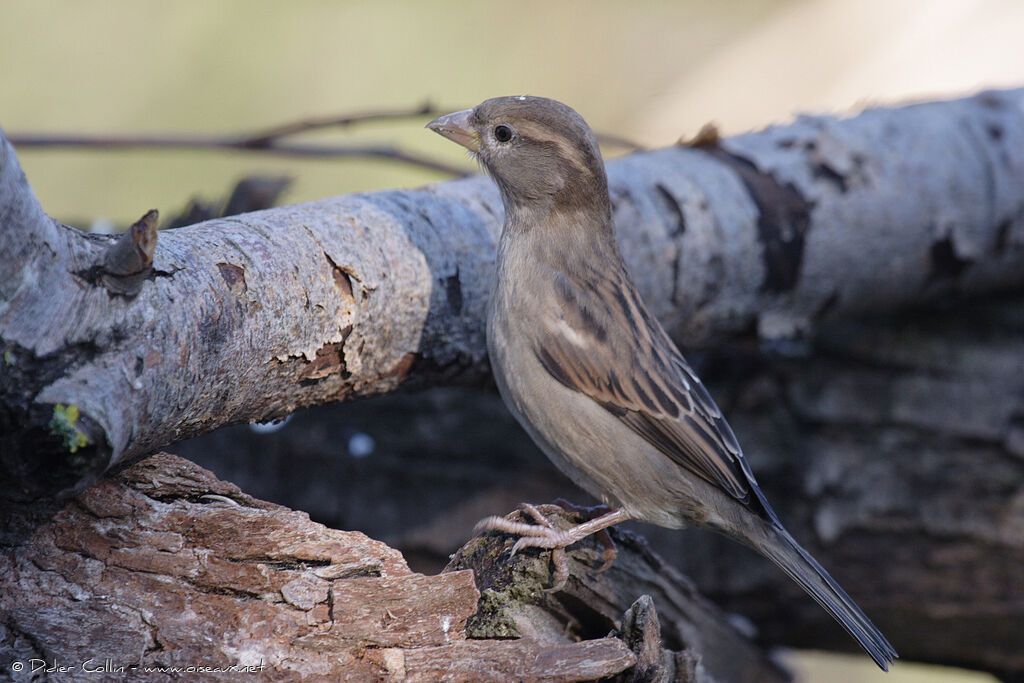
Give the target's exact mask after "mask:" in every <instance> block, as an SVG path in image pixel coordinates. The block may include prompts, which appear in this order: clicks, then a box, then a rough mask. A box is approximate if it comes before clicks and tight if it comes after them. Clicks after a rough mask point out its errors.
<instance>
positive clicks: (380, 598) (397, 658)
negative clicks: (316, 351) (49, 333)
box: [0, 454, 786, 681]
mask: <svg viewBox="0 0 1024 683" xmlns="http://www.w3.org/2000/svg"><path fill="white" fill-rule="evenodd" d="M6 512H7V513H8V514H10V515H12V518H13V519H16V520H17V521H18V523H17V524H15V525H13V526H11V527H6V528H5V529H4V533H3V537H2V538H0V540H2V542H3V545H4V547H5V550H4V552H3V553H2V554H0V616H2V619H0V667H2V669H0V670H3V671H4V672H5V673H6V672H11V673H13V678H14V680H16V681H22V680H24V681H28V680H40V678H45V675H47V674H54V675H53V676H52V678H51V680H97V678H96V677H95V676H96V674H95V673H92V672H94V671H102V672H104V673H107V674H109V679H111V680H122V679H123V678H124V677H125V676H127V677H129V678H131V680H142V681H159V680H179V679H186V680H187V679H189V678H190V677H189V676H188V674H189V673H190V671H189V669H188V667H209V668H207V669H200V670H199V672H201V673H204V674H208V675H210V676H212V679H213V680H234V679H235V678H237V675H238V672H239V671H259V672H260V673H261V680H262V679H267V680H352V681H364V680H395V681H399V680H401V681H406V680H408V681H435V680H455V681H461V680H478V681H506V680H522V681H580V680H596V679H599V678H602V679H603V678H607V677H610V676H614V675H616V674H620V673H621V674H624V675H625V676H626V678H624V679H623V680H632V679H633V677H632V674H631V672H630V670H631V668H632V667H633V666H634V664H635V663H636V662H637V655H636V654H634V652H633V651H632V650H631V649H630V647H629V646H627V644H626V643H625V642H624V641H623V640H622V639H621V638H620V637H618V636H617V635H615V633H613V632H618V631H620V630H622V629H625V631H626V633H627V636H628V637H629V638H630V644H631V645H633V647H634V648H635V650H636V651H637V652H639V653H642V654H643V655H644V657H643V661H644V663H645V666H644V668H643V670H642V671H641V672H640V674H642V676H638V677H637V678H636V680H647V681H660V680H669V679H668V678H666V676H668V675H669V674H671V675H673V676H676V678H675V680H680V681H696V680H708V679H707V678H706V675H705V671H706V674H707V675H711V676H712V677H717V678H718V679H719V680H730V679H731V680H737V679H735V678H731V677H730V676H729V673H730V672H735V671H742V672H743V677H744V680H765V681H780V680H784V679H785V677H786V675H785V673H784V672H782V671H781V670H779V669H778V668H777V667H776V666H775V665H773V664H771V663H770V661H768V660H767V659H766V658H765V657H764V656H763V655H762V654H761V653H760V652H759V651H758V650H757V649H756V648H754V647H753V646H751V644H750V643H749V642H748V641H747V640H746V639H745V638H743V637H742V636H741V635H740V634H739V633H738V632H737V631H736V630H735V629H734V628H733V627H732V626H730V625H729V622H728V619H727V617H726V615H724V614H723V613H722V612H720V611H718V610H717V609H716V608H715V607H714V606H713V605H711V604H710V603H708V602H707V601H706V600H704V599H703V598H701V597H700V596H699V595H698V594H697V593H696V592H695V591H694V590H693V588H692V586H691V585H690V584H689V582H688V581H686V580H685V579H684V578H682V577H681V576H680V575H678V574H676V573H674V572H671V571H665V568H664V567H663V566H662V565H661V564H660V561H659V560H658V559H657V557H656V556H654V555H653V554H651V553H650V552H649V551H646V550H644V548H643V546H642V544H641V545H638V544H637V541H635V540H631V539H628V538H625V537H624V538H625V540H624V542H623V544H622V550H621V556H620V559H619V562H618V564H617V566H616V567H615V568H614V569H613V570H611V571H610V572H608V573H607V574H605V575H603V576H601V577H597V578H595V577H591V576H589V575H588V569H589V565H588V563H589V562H590V561H592V559H593V555H594V552H595V551H594V550H593V548H591V547H589V546H583V547H581V548H580V549H578V550H577V551H576V552H574V553H573V554H572V566H573V573H572V576H571V579H570V586H569V587H568V588H567V590H566V591H564V592H562V593H558V594H547V593H545V592H544V591H543V590H542V588H541V585H542V583H543V582H546V581H547V580H548V577H549V572H548V571H547V568H546V561H545V560H544V559H542V558H546V557H547V555H546V554H543V555H541V554H538V553H536V552H530V553H524V554H522V555H521V556H519V557H517V559H516V560H515V561H514V562H508V561H506V560H505V559H502V558H506V557H507V543H506V542H505V541H506V539H504V538H502V537H499V536H496V535H489V536H488V537H485V538H479V539H475V540H474V541H472V542H471V543H470V545H469V546H467V548H466V549H465V550H464V551H463V553H462V555H460V558H461V559H460V560H459V561H457V563H458V564H459V565H460V566H466V567H470V566H472V567H473V568H474V570H476V571H478V572H479V573H478V574H477V575H476V581H477V582H481V585H483V586H484V597H485V599H484V600H482V601H481V600H480V598H481V593H480V591H479V590H478V588H477V585H476V584H475V583H474V571H471V570H468V569H460V568H458V567H453V568H451V569H450V570H448V571H446V572H444V573H441V574H438V575H436V576H423V575H421V574H415V573H413V572H411V571H410V570H409V568H408V567H407V566H406V564H405V561H404V560H403V558H402V556H401V555H400V554H399V553H398V552H397V551H396V550H393V549H391V548H389V547H387V546H386V545H384V544H383V543H380V542H379V541H374V540H372V539H370V538H368V537H366V536H364V535H363V534H361V533H359V532H347V531H336V530H333V529H329V528H326V527H324V526H322V525H320V524H316V523H313V522H311V521H310V520H309V517H308V516H307V515H306V514H305V513H302V512H295V511H292V510H289V509H286V508H283V507H280V506H277V505H273V504H270V503H265V502H263V501H259V500H256V499H254V498H252V497H250V496H247V495H245V494H243V493H241V492H240V491H239V489H238V488H237V487H235V486H233V485H231V484H228V483H225V482H222V481H218V480H217V479H216V478H215V477H214V476H213V475H212V474H211V473H210V472H207V471H206V470H203V469H201V468H199V467H197V466H196V465H194V464H192V463H190V462H189V461H186V460H183V459H181V458H177V457H175V456H171V455H168V454H158V455H155V456H153V457H150V458H147V459H146V460H143V461H141V462H139V463H136V464H135V465H133V466H131V467H129V468H127V469H125V470H124V471H122V472H120V473H119V474H117V475H115V476H112V477H110V478H107V479H105V480H103V481H101V482H100V483H98V484H96V485H94V486H93V487H91V488H90V489H88V490H86V491H85V492H83V493H82V494H80V495H79V496H78V497H77V498H76V499H74V500H73V501H71V502H68V503H67V504H65V505H63V507H61V508H60V509H59V510H55V511H54V510H50V511H48V512H46V513H43V514H34V513H33V511H32V507H31V506H19V507H18V509H17V510H7V511H6ZM36 512H38V510H36ZM14 529H17V532H14V531H12V530H14ZM581 558H582V559H581ZM509 579H511V580H512V582H511V583H510V582H509ZM499 589H500V590H502V591H504V592H503V593H502V598H501V610H495V609H494V606H495V605H496V604H498V598H497V597H496V596H497V594H498V591H499ZM641 589H644V590H647V591H649V592H650V593H651V594H652V595H653V596H654V597H653V601H652V600H651V599H650V598H648V599H645V600H643V601H640V603H638V605H637V606H635V607H633V609H632V611H631V612H630V615H629V618H628V619H627V621H626V623H625V624H623V616H624V613H625V612H626V611H627V610H628V609H630V605H631V603H632V602H633V600H634V597H635V596H633V595H632V593H633V592H634V591H640V590H641ZM637 594H639V593H637ZM655 605H657V606H658V608H661V609H664V610H665V614H666V615H668V616H669V620H668V621H667V623H668V624H669V625H670V628H669V632H668V635H667V637H666V638H665V642H666V643H667V644H669V645H670V646H672V647H675V648H677V649H679V650H682V649H683V646H684V645H685V646H686V648H687V649H686V651H685V652H680V653H676V652H670V651H665V652H663V651H662V648H661V645H660V644H659V643H657V642H656V641H654V640H652V638H653V637H654V632H653V631H652V629H653V628H654V626H652V624H653V623H655V622H656V621H657V617H656V616H655V613H654V610H655V607H654V606H655ZM470 621H471V622H472V623H470V624H469V625H467V622H470ZM510 624H514V628H516V629H518V631H519V632H518V633H514V632H512V631H511V630H510V628H509V625H510ZM569 624H571V625H573V627H572V628H562V625H569ZM498 631H500V633H498ZM496 633H498V635H500V639H496V638H494V637H493V636H494V635H495V634H496ZM645 634H646V635H645ZM698 661H702V662H703V664H702V666H696V665H695V663H696V662H698ZM677 662H681V663H684V664H687V663H688V666H679V665H677ZM60 667H66V668H64V669H60ZM101 667H106V668H101ZM232 667H234V668H232ZM33 669H34V670H33ZM48 669H49V670H48ZM196 671H197V670H196V669H192V670H191V673H195V672H196ZM643 676H646V678H644V677H643ZM100 680H103V679H100Z"/></svg>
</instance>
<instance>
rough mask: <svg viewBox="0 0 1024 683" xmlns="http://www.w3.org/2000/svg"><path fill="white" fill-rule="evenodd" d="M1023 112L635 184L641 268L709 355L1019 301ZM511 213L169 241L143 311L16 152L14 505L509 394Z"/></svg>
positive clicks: (354, 207)
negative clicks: (217, 455) (258, 437)
mask: <svg viewBox="0 0 1024 683" xmlns="http://www.w3.org/2000/svg"><path fill="white" fill-rule="evenodd" d="M1022 101H1024V91H1021V90H1011V91H1005V92H989V93H984V94H981V95H978V96H975V97H972V98H967V99H963V100H956V101H950V102H938V103H930V104H921V105H913V106H909V107H903V108H897V109H872V110H868V111H866V112H864V113H862V114H861V115H859V116H857V117H854V118H851V119H846V120H837V119H834V118H831V117H813V118H812V117H805V118H801V119H800V120H798V121H797V122H796V123H793V124H791V125H788V126H780V127H776V128H770V129H767V130H764V131H761V132H758V133H751V134H748V135H742V136H738V137H735V138H730V139H724V140H717V141H715V143H717V146H716V145H714V144H712V145H711V146H708V144H705V146H704V147H702V148H690V147H684V146H677V147H673V148H670V149H663V150H657V151H653V152H646V153H639V154H634V155H631V156H629V157H627V158H625V159H622V160H619V161H615V162H613V163H611V164H609V180H610V188H611V192H612V197H613V200H614V203H615V220H616V225H617V229H618V231H619V234H620V236H621V239H622V243H623V251H624V253H625V256H626V258H627V261H628V262H629V263H630V264H631V265H632V267H633V268H634V272H635V275H636V279H637V281H638V285H639V286H640V289H641V291H642V292H643V294H644V295H645V298H646V299H647V301H648V302H649V304H650V305H651V307H652V308H653V310H654V311H655V312H656V314H658V315H659V317H660V318H661V319H662V320H663V321H664V322H665V323H666V324H667V325H668V326H669V328H670V329H671V330H672V331H673V332H674V334H675V335H676V336H677V338H679V339H681V340H682V341H683V342H684V343H686V344H688V345H693V344H700V343H706V342H708V341H709V340H711V339H716V338H717V339H720V338H723V337H728V336H730V335H735V334H738V333H741V332H744V331H748V330H750V329H756V330H757V331H758V333H759V335H760V336H761V337H762V338H764V339H780V338H782V339H784V338H789V337H792V336H794V335H798V334H800V333H802V332H806V331H808V330H810V329H812V328H813V326H814V325H815V324H816V323H817V322H818V321H819V320H820V319H822V318H823V317H824V316H825V315H828V316H833V317H834V316H840V315H848V314H850V313H852V312H857V311H872V312H884V311H891V310H895V309H899V308H902V307H906V306H909V305H920V304H923V303H927V302H933V301H937V300H939V301H941V300H945V299H947V298H949V297H950V296H961V295H968V294H981V293H985V292H991V291H994V290H998V289H1005V288H1009V287H1014V286H1019V285H1020V284H1021V282H1022V281H1024V269H1021V268H1020V260H1021V255H1022V253H1024V191H1022V189H1021V188H1022V187H1024V182H1022V179H1024V104H1022ZM501 214H502V211H501V207H500V202H499V200H498V197H497V193H496V192H495V190H494V189H493V187H492V186H491V184H490V182H489V181H488V180H486V179H484V178H472V179H467V180H459V181H451V182H448V183H442V184H438V185H435V186H432V187H429V188H425V189H423V190H417V191H390V192H380V193H374V194H365V195H352V196H344V197H337V198H333V199H328V200H323V201H319V202H313V203H309V204H303V205H298V206H290V207H284V208H280V209H273V210H268V211H262V212H256V213H252V214H245V215H243V216H236V217H232V218H228V219H222V220H214V221H209V222H207V223H203V224H200V225H196V226H189V227H186V228H180V229H176V230H169V231H164V232H162V233H161V234H160V237H159V242H158V244H157V247H156V251H155V253H154V255H153V264H152V272H151V273H150V275H151V277H150V278H149V279H147V280H146V281H145V282H144V283H143V285H142V287H141V288H140V291H139V292H138V294H137V295H136V296H134V297H132V298H130V299H127V298H125V297H122V296H112V295H111V294H110V293H109V292H108V291H106V290H105V289H103V288H101V287H97V286H94V285H92V284H91V283H89V282H88V281H87V280H83V278H82V277H81V276H80V273H82V272H83V271H87V270H88V269H90V268H93V267H95V266H96V265H97V264H99V263H101V262H102V260H103V256H102V255H103V254H104V253H105V252H106V251H107V250H108V249H109V248H110V245H111V243H112V241H113V240H114V239H115V238H108V237H102V236H95V235H87V234H84V233H81V232H79V231H77V230H73V229H70V228H67V227H65V226H62V225H59V224H57V223H55V222H54V221H52V220H51V219H49V218H47V217H46V216H45V214H44V213H43V212H42V209H41V208H40V207H39V206H38V203H37V202H36V201H35V199H34V197H33V196H32V194H31V190H30V189H29V188H28V185H27V182H26V181H25V178H24V175H23V174H22V173H21V171H20V169H19V167H18V165H17V161H16V159H15V157H14V154H13V151H12V150H11V148H10V146H9V145H7V144H6V142H5V143H4V144H3V146H2V147H0V219H2V223H3V225H4V230H3V231H2V232H0V282H2V283H3V287H2V289H0V315H2V317H0V351H2V352H3V355H4V358H5V366H4V370H5V372H4V373H3V374H2V375H0V434H2V436H0V441H2V443H0V445H2V447H3V448H2V453H0V456H2V459H3V461H2V462H3V465H4V469H5V470H6V472H5V474H6V477H5V480H4V481H3V482H0V494H2V495H3V496H6V497H13V498H20V499H31V498H34V497H38V496H40V495H47V494H55V493H56V494H69V493H71V492H74V491H77V490H81V488H82V487H83V486H84V485H85V484H86V483H88V482H89V481H93V480H95V478H96V477H97V476H98V475H99V473H101V472H102V471H104V470H105V469H106V468H108V467H109V466H111V465H112V464H116V463H119V462H122V461H124V460H126V459H130V458H132V457H135V456H138V455H141V454H144V453H147V452H150V451H152V450H153V449H155V448H158V447H161V446H164V445H166V444H169V443H172V442H174V441H177V440H179V439H183V438H186V437H189V436H194V435H197V434H200V433H203V432H206V431H209V430H211V429H214V428H216V427H218V426H221V425H224V424H229V423H232V422H240V421H253V420H267V419H272V418H276V417H281V416H283V415H285V414H288V413H289V412H291V411H293V410H294V409H295V408H297V407H299V406H305V405H313V404H317V403H322V402H326V401H333V400H339V399H345V398H352V397H357V396H367V395H372V394H377V393H382V392H387V391H391V390H393V389H395V388H397V387H399V386H404V387H415V386H427V385H434V384H439V383H450V382H465V383H479V382H482V381H486V353H485V344H484V329H483V326H484V322H483V321H484V315H483V311H484V308H485V305H486V296H487V289H488V283H489V279H490V270H491V266H492V261H493V252H494V243H495V235H496V233H497V230H498V227H499V225H500V222H501ZM804 217H806V219H805V218H804ZM893 283H899V286H894V284H893ZM310 366H313V368H312V369H311V367H310ZM58 406H60V408H59V409H58ZM69 410H70V411H71V412H68V411H69ZM62 411H63V412H62ZM72 414H73V415H74V417H75V419H74V420H69V419H66V418H67V417H68V416H69V415H72ZM83 442H84V445H81V444H83ZM69 444H70V445H69ZM43 473H46V475H47V476H42V474H43Z"/></svg>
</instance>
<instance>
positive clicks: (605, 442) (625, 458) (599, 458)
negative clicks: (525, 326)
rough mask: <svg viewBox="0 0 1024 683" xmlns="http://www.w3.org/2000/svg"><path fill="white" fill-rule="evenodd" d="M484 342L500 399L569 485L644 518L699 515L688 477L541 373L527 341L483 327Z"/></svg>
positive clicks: (674, 520)
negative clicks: (486, 331)
mask: <svg viewBox="0 0 1024 683" xmlns="http://www.w3.org/2000/svg"><path fill="white" fill-rule="evenodd" d="M488 347H489V351H490V354H491V359H492V367H493V368H494V376H495V380H496V381H497V384H498V389H499V391H500V392H501V395H502V398H503V399H504V400H505V404H506V405H507V406H508V407H509V410H511V411H512V413H513V414H514V415H515V416H516V419H518V420H519V423H520V424H521V425H522V426H523V427H524V428H525V429H526V431H527V432H528V433H529V434H530V436H531V437H532V438H533V440H534V441H535V442H536V443H537V445H538V446H540V448H541V450H543V451H544V453H545V454H546V455H547V456H548V458H549V459H550V460H551V461H552V462H553V463H554V464H555V466H557V467H558V469H560V470H561V471H562V472H563V473H565V474H566V475H567V476H568V477H569V478H570V479H572V480H573V481H574V482H575V483H576V484H577V485H579V486H580V487H581V488H583V489H585V490H586V491H588V492H589V493H590V494H591V495H593V496H595V497H597V498H599V499H601V500H602V501H603V502H605V503H606V504H608V505H610V506H615V507H624V508H625V509H626V510H627V512H629V514H630V516H631V517H633V518H636V519H640V520H643V521H647V522H650V523H652V524H658V525H660V526H666V527H672V528H679V527H681V526H684V522H686V521H691V522H698V523H699V522H700V521H701V517H702V516H703V514H702V511H701V507H702V506H701V505H700V501H699V499H698V492H697V491H696V490H695V489H694V486H693V482H692V480H691V479H690V478H689V477H687V476H682V473H681V472H680V469H679V467H678V466H677V465H675V464H674V463H673V462H672V461H671V460H670V459H669V458H667V457H665V456H664V455H663V454H661V453H659V452H657V450H656V449H654V448H653V447H652V446H651V445H650V444H649V443H647V442H646V441H645V440H644V439H642V438H641V437H640V436H638V435H637V434H636V433H635V432H633V431H632V430H631V429H629V427H627V426H626V425H625V424H624V423H622V422H620V421H619V420H618V419H617V418H615V417H614V416H613V415H612V414H611V413H609V412H608V411H607V410H605V409H604V408H602V407H601V406H600V405H598V404H597V403H596V402H595V401H594V400H593V399H591V398H590V397H588V396H586V395H584V394H582V393H579V392H577V391H574V390H572V389H569V388H568V387H566V386H565V385H563V384H561V383H560V382H558V381H557V380H556V379H554V378H553V377H552V376H551V375H550V374H548V372H547V371H546V370H545V369H544V368H543V366H541V364H540V362H539V361H538V360H537V359H536V357H535V355H534V352H533V350H532V349H531V348H530V346H529V343H528V342H525V341H524V342H520V343H515V342H514V341H513V340H510V339H508V338H507V337H506V336H504V335H503V334H501V332H491V331H489V333H488ZM506 368H516V371H515V372H508V371H506V370H505V369H506ZM541 397H543V398H541ZM684 518H685V519H684Z"/></svg>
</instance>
